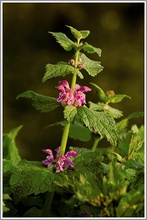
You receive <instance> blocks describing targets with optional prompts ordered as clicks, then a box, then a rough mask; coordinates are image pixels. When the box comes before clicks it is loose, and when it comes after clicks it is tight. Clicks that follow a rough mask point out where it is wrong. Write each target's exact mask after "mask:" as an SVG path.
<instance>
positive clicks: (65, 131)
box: [59, 42, 79, 156]
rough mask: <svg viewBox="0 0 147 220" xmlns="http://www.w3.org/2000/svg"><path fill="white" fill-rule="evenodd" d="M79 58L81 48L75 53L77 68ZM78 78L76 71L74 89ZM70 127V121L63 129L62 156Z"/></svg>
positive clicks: (72, 86)
mask: <svg viewBox="0 0 147 220" xmlns="http://www.w3.org/2000/svg"><path fill="white" fill-rule="evenodd" d="M78 43H79V42H78ZM78 58H79V50H77V51H76V53H75V68H77V65H78ZM76 79H77V74H76V72H74V74H73V77H72V82H71V89H72V90H74V89H75V85H76ZM69 129H70V123H69V122H66V124H65V127H64V130H63V134H62V140H61V145H60V153H59V155H60V156H62V155H64V154H65V150H66V145H67V140H68V135H69Z"/></svg>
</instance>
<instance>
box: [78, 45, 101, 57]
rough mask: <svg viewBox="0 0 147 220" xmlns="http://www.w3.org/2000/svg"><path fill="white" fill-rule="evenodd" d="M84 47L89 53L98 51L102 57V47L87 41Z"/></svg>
mask: <svg viewBox="0 0 147 220" xmlns="http://www.w3.org/2000/svg"><path fill="white" fill-rule="evenodd" d="M82 49H84V51H85V52H87V53H97V54H98V56H99V57H101V53H102V50H101V49H100V48H96V47H93V46H92V45H90V44H88V43H87V42H85V43H84V45H83V47H82Z"/></svg>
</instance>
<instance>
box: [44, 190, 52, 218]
mask: <svg viewBox="0 0 147 220" xmlns="http://www.w3.org/2000/svg"><path fill="white" fill-rule="evenodd" d="M53 197H54V192H47V193H46V199H45V203H44V206H43V210H42V217H50V216H51V213H50V210H51V205H52V201H53Z"/></svg>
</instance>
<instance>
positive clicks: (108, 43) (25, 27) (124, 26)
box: [3, 3, 144, 160]
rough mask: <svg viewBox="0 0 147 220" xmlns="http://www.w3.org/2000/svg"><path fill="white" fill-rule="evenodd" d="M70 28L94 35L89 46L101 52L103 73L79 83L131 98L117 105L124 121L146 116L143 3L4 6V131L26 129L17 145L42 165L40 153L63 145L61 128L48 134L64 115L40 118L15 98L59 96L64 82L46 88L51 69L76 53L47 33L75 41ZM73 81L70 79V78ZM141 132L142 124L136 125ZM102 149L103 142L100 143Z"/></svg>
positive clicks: (57, 112)
mask: <svg viewBox="0 0 147 220" xmlns="http://www.w3.org/2000/svg"><path fill="white" fill-rule="evenodd" d="M65 25H70V26H73V27H75V28H76V29H78V30H90V35H89V36H88V38H87V39H86V41H87V42H88V43H89V44H92V45H93V46H95V47H98V48H101V49H102V56H101V57H100V58H99V57H98V56H97V55H95V54H93V55H90V56H89V55H87V56H89V57H90V58H91V59H93V60H99V61H100V62H101V64H102V66H104V70H103V71H102V72H101V73H99V74H98V75H97V77H95V78H93V77H90V76H88V74H86V72H85V74H84V76H85V78H84V80H81V79H78V80H77V83H79V84H81V85H87V86H89V87H90V84H89V82H94V83H96V84H98V85H99V86H100V87H101V88H102V89H103V90H104V91H106V90H109V89H112V90H114V91H115V93H119V94H127V95H129V96H131V100H130V99H127V98H126V99H124V100H123V101H122V102H121V103H119V104H117V105H113V106H112V107H116V108H118V109H120V110H121V111H123V113H124V117H126V116H128V115H129V114H131V113H133V112H136V111H143V110H144V103H143V101H144V97H143V96H144V72H143V71H144V63H143V61H144V3H3V130H4V132H5V133H7V132H9V131H10V130H11V129H13V128H15V127H17V126H19V125H23V128H22V129H21V130H20V132H19V134H18V136H17V139H16V143H17V146H18V148H19V152H20V155H21V157H22V158H24V159H28V160H43V159H44V158H45V156H46V155H44V153H43V152H42V149H45V148H51V149H55V148H56V147H58V146H59V145H60V141H61V137H62V128H61V127H59V126H56V127H50V128H48V129H44V128H45V126H47V125H49V124H52V123H55V122H57V121H60V120H63V114H62V112H63V109H62V108H59V109H56V110H54V111H52V112H49V113H40V112H39V111H37V110H35V108H34V107H33V106H32V105H31V101H30V100H29V99H24V98H21V99H18V100H16V96H17V95H18V94H20V93H22V92H24V91H26V90H33V91H35V92H37V93H40V94H43V95H49V96H53V97H57V96H58V91H57V90H56V89H55V86H57V85H58V81H60V80H62V79H63V78H61V77H57V78H53V79H51V80H48V81H46V82H45V83H42V78H43V75H44V73H45V65H46V64H47V63H52V64H55V63H57V62H58V61H61V60H62V61H68V60H69V59H70V58H71V56H72V55H73V51H70V52H66V51H64V50H63V49H62V47H61V46H60V45H59V44H58V43H57V42H56V40H55V38H53V37H52V36H51V35H50V34H49V33H48V31H52V32H63V33H65V34H66V35H67V36H68V37H69V38H72V40H73V39H74V38H73V37H72V35H71V33H70V30H69V29H68V28H67V27H65ZM66 79H68V80H69V81H70V80H71V76H68V77H66ZM89 100H91V101H93V102H97V101H98V99H97V95H96V93H95V89H94V88H93V87H92V92H91V93H87V101H89ZM131 123H132V124H134V123H137V124H138V126H140V125H141V124H142V123H143V119H142V118H138V119H132V121H131ZM91 144H92V141H91V142H87V143H86V142H85V143H84V142H78V141H73V140H71V139H69V141H68V146H70V145H74V146H78V147H80V146H81V147H91ZM101 145H102V146H101V147H103V142H102V143H101Z"/></svg>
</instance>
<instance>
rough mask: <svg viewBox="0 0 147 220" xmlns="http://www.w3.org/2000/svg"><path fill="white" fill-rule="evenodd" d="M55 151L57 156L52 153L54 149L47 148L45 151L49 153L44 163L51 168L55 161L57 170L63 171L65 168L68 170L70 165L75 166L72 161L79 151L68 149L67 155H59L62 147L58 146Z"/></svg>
mask: <svg viewBox="0 0 147 220" xmlns="http://www.w3.org/2000/svg"><path fill="white" fill-rule="evenodd" d="M55 151H56V152H57V153H56V157H55V158H54V156H53V154H52V150H50V149H45V150H43V152H45V153H47V154H49V155H48V156H47V157H46V160H45V161H43V162H42V164H44V165H46V166H47V167H48V168H49V169H51V168H52V166H53V163H55V167H56V172H62V171H64V170H67V169H68V168H69V167H71V168H74V167H75V165H74V163H73V162H72V158H73V157H75V156H76V155H77V154H78V152H77V151H72V150H71V151H68V152H67V153H66V154H65V155H62V156H59V152H60V147H58V148H56V149H55Z"/></svg>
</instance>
